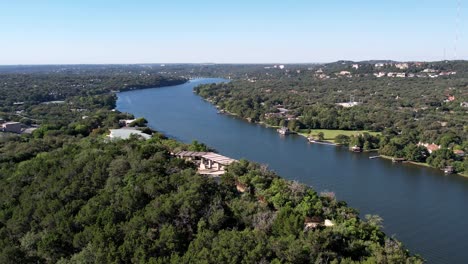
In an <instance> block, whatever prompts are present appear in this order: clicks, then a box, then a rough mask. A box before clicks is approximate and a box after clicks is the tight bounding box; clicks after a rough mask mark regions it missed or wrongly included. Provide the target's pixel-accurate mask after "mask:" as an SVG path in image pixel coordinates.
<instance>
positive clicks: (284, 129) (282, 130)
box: [276, 127, 291, 135]
mask: <svg viewBox="0 0 468 264" xmlns="http://www.w3.org/2000/svg"><path fill="white" fill-rule="evenodd" d="M276 131H278V133H280V134H281V135H288V134H290V133H291V131H289V128H287V127H282V128H278V129H277V130H276Z"/></svg>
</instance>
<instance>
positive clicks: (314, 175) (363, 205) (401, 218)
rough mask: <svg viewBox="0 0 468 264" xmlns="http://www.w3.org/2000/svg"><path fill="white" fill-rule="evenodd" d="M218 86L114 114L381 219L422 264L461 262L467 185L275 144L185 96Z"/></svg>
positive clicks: (129, 95)
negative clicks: (196, 143)
mask: <svg viewBox="0 0 468 264" xmlns="http://www.w3.org/2000/svg"><path fill="white" fill-rule="evenodd" d="M221 81H223V79H196V80H191V81H190V82H188V83H185V84H182V85H177V86H172V87H162V88H153V89H145V90H134V91H128V92H122V93H119V94H118V100H117V109H118V110H119V111H122V112H129V113H132V114H134V115H135V116H137V117H145V118H146V119H147V120H148V121H149V125H150V126H151V127H152V128H153V129H155V130H158V131H160V132H162V133H164V134H166V135H167V136H170V137H173V138H175V139H178V140H180V141H182V142H186V143H190V142H191V141H193V140H198V141H200V142H203V143H205V144H207V145H209V146H210V147H213V148H215V149H216V150H217V151H218V152H220V153H221V154H223V155H226V156H229V157H233V158H236V159H240V158H246V159H248V160H252V161H256V162H259V163H263V164H267V165H268V166H269V168H270V169H272V170H274V171H275V172H277V173H278V174H279V175H280V176H282V177H284V178H286V179H290V180H297V181H299V182H301V183H304V184H307V185H310V186H312V187H313V188H315V189H316V190H317V191H324V190H327V191H333V192H335V194H336V196H337V198H338V199H340V200H345V201H346V202H348V204H349V205H350V206H351V207H353V208H356V209H358V210H359V211H360V213H361V215H365V214H377V215H379V216H381V217H382V218H383V219H384V222H383V225H384V230H385V232H386V233H387V234H388V235H390V236H391V235H395V237H396V238H397V239H399V240H400V241H402V242H403V243H404V244H405V246H406V247H407V248H408V249H409V250H410V251H411V252H412V253H413V254H420V255H421V256H422V257H423V258H425V259H426V260H427V261H428V263H467V262H468V250H467V249H468V228H467V223H468V203H467V202H468V178H464V177H461V176H457V175H444V174H443V173H442V172H441V171H438V170H435V169H431V168H426V167H419V166H415V165H410V164H393V163H392V162H391V161H388V160H383V159H372V160H370V159H369V156H370V155H371V154H366V153H351V152H349V151H348V150H346V149H345V148H339V147H334V146H327V145H317V144H309V143H307V141H306V139H305V138H304V137H301V136H297V135H288V136H280V135H279V134H278V133H277V132H276V131H275V130H274V129H271V128H265V127H263V126H261V125H257V124H251V123H248V122H246V121H244V120H239V119H237V118H234V117H231V116H227V115H221V114H217V109H216V108H215V107H214V106H212V105H211V104H210V103H208V102H206V101H204V100H203V99H202V98H200V97H198V96H197V95H195V94H194V93H193V91H192V90H193V88H194V87H195V86H197V85H199V84H204V83H213V82H221ZM374 155H375V154H374Z"/></svg>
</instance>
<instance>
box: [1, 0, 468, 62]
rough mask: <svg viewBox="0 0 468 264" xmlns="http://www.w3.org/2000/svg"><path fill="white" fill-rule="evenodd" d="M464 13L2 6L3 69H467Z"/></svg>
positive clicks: (445, 6)
mask: <svg viewBox="0 0 468 264" xmlns="http://www.w3.org/2000/svg"><path fill="white" fill-rule="evenodd" d="M457 2H459V3H460V7H461V8H460V9H459V14H460V15H459V18H460V19H459V21H457V12H458V11H457ZM467 10H468V0H459V1H457V0H447V1H435V0H427V1H413V0H410V1H408V0H407V1H403V0H395V1H371V0H366V1H364V0H361V1H359V0H358V1H336V0H330V1H320V2H315V3H314V2H313V1H310V0H309V1H305V0H304V1H302V0H296V1H266V0H258V1H253V0H250V1H246V0H238V1H230V2H228V3H227V2H226V1H208V0H199V1H182V0H171V1H159V0H154V1H151V0H140V1H123V0H122V1H119V0H112V1H111V0H94V1H91V0H80V1H63V0H42V1H38V0H21V1H10V0H0V32H1V41H0V65H16V64H121V63H122V64H127V63H128V64H134V63H314V62H331V61H337V60H353V61H362V60H396V61H438V60H443V59H447V60H452V59H455V58H456V59H460V60H467V59H468V36H467V34H468V31H467V28H468V27H467V26H468V18H467V17H468V12H467ZM457 29H458V33H457ZM456 39H458V40H457V44H456V45H455V42H456ZM455 46H456V48H455ZM455 50H456V51H455ZM455 53H456V54H457V56H456V57H455Z"/></svg>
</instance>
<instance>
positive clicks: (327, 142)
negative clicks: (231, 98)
mask: <svg viewBox="0 0 468 264" xmlns="http://www.w3.org/2000/svg"><path fill="white" fill-rule="evenodd" d="M204 100H205V101H207V102H209V103H211V104H213V105H214V103H213V102H212V101H211V100H208V99H204ZM215 106H216V105H215ZM216 108H217V109H219V111H221V110H222V112H221V113H220V114H226V115H230V116H234V117H237V118H240V119H242V120H245V121H247V122H249V123H254V124H259V125H262V126H265V127H268V128H275V129H277V128H280V127H281V126H272V125H268V124H266V123H265V122H261V121H260V122H252V121H250V120H248V119H247V118H241V117H239V115H237V114H235V113H231V112H229V111H227V110H224V109H220V108H219V107H218V106H216ZM314 130H315V132H317V131H320V132H330V131H332V133H341V132H342V130H331V129H312V132H314ZM363 132H367V133H371V134H374V135H376V134H379V133H378V132H369V131H364V130H363V131H360V130H349V131H348V133H363ZM294 134H297V135H299V136H302V137H305V138H306V139H307V140H308V138H309V135H310V134H308V133H303V132H294ZM313 144H322V145H329V146H335V147H341V146H343V145H340V144H336V143H335V142H334V139H331V138H325V139H324V140H321V141H316V142H313ZM377 151H378V149H372V150H368V151H363V152H377ZM379 157H381V158H384V159H387V160H392V159H393V158H394V157H390V156H385V155H379ZM404 162H405V163H410V164H412V165H416V166H422V167H426V168H432V169H437V168H434V167H432V166H431V165H429V164H427V163H422V162H416V161H404ZM454 174H457V175H460V176H462V177H466V178H468V172H465V173H454Z"/></svg>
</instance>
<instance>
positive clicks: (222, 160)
mask: <svg viewBox="0 0 468 264" xmlns="http://www.w3.org/2000/svg"><path fill="white" fill-rule="evenodd" d="M202 158H204V159H208V160H211V161H213V162H216V163H219V164H221V165H229V164H231V163H233V162H236V161H237V160H235V159H231V158H229V157H226V156H223V155H219V154H216V153H213V152H211V153H208V154H205V155H203V156H202Z"/></svg>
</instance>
